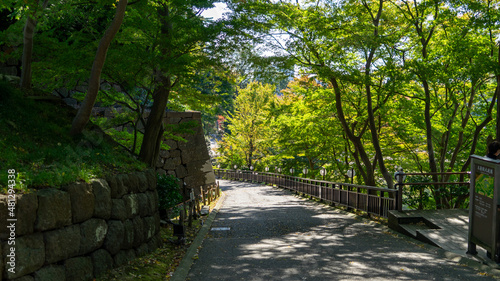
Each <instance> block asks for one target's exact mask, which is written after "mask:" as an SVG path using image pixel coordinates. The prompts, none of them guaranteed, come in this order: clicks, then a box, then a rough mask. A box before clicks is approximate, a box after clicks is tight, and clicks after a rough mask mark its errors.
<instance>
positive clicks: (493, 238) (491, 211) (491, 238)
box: [467, 155, 500, 261]
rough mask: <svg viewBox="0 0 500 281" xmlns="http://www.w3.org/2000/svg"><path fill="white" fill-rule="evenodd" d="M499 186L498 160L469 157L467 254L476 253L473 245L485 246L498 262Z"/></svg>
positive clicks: (499, 170) (499, 171)
mask: <svg viewBox="0 0 500 281" xmlns="http://www.w3.org/2000/svg"><path fill="white" fill-rule="evenodd" d="M499 185H500V161H498V160H493V159H490V158H486V157H481V156H476V155H473V156H471V180H470V203H469V247H468V251H467V253H469V254H477V251H476V245H479V246H481V247H483V248H485V249H486V250H487V251H488V252H490V253H491V257H492V258H493V259H494V260H495V261H498V256H499V247H498V242H499V239H498V234H499V231H498V230H499V224H498V222H497V219H498V212H497V208H498V205H500V204H499V199H500V197H499V188H498V187H499Z"/></svg>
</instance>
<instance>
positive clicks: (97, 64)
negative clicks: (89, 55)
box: [70, 0, 128, 135]
mask: <svg viewBox="0 0 500 281" xmlns="http://www.w3.org/2000/svg"><path fill="white" fill-rule="evenodd" d="M127 4H128V0H120V1H119V2H118V5H117V7H116V12H115V17H114V18H113V21H112V22H111V24H110V26H109V27H108V29H107V30H106V32H105V33H104V35H103V36H102V38H101V41H100V42H99V47H98V48H97V52H96V55H95V58H94V63H93V64H92V70H91V73H90V80H89V88H88V90H87V95H86V96H85V99H84V100H83V103H82V105H81V106H80V108H79V109H78V112H77V114H76V116H75V119H73V124H72V127H71V132H70V134H71V135H77V134H80V133H82V131H83V129H84V128H85V126H86V125H87V123H88V122H89V119H90V114H91V113H92V108H93V107H94V104H95V100H96V98H97V94H98V93H99V87H100V83H101V72H102V68H103V67H104V62H105V61H106V55H107V53H108V48H109V45H110V44H111V41H113V38H114V37H115V35H116V33H118V31H119V30H120V27H121V25H122V22H123V18H124V17H125V10H126V8H127Z"/></svg>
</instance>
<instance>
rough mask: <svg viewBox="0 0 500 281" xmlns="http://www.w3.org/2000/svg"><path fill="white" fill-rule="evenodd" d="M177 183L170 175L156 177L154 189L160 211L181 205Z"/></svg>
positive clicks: (177, 180) (180, 195) (176, 179)
mask: <svg viewBox="0 0 500 281" xmlns="http://www.w3.org/2000/svg"><path fill="white" fill-rule="evenodd" d="M179 181H180V180H179V179H178V178H176V177H174V176H172V175H158V181H157V186H156V189H157V191H158V198H159V206H160V209H161V210H168V209H171V208H173V207H175V206H176V205H178V204H180V203H182V199H183V198H182V194H181V192H180V189H179Z"/></svg>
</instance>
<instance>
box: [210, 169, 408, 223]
mask: <svg viewBox="0 0 500 281" xmlns="http://www.w3.org/2000/svg"><path fill="white" fill-rule="evenodd" d="M214 172H215V175H216V176H217V177H218V178H225V179H228V180H240V181H252V182H260V183H265V184H269V185H275V186H277V187H280V188H285V189H288V190H291V191H294V192H299V193H303V194H305V195H309V196H311V197H313V198H317V199H319V200H322V201H325V202H328V203H331V204H336V205H341V206H345V207H348V208H353V209H357V210H361V211H365V212H367V213H370V214H374V215H377V216H380V217H386V218H387V217H388V215H389V214H388V213H389V211H390V210H400V211H401V210H402V204H401V202H402V197H401V195H402V191H401V189H402V186H400V188H399V189H389V188H380V187H374V186H365V185H356V184H347V183H335V182H329V181H323V180H314V179H307V178H299V177H294V176H288V175H282V174H276V173H263V172H252V171H240V170H225V169H214Z"/></svg>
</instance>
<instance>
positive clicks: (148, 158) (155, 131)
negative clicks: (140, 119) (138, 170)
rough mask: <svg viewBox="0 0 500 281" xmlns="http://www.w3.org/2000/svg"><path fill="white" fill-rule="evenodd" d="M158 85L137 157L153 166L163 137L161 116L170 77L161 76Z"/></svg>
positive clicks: (169, 87)
mask: <svg viewBox="0 0 500 281" xmlns="http://www.w3.org/2000/svg"><path fill="white" fill-rule="evenodd" d="M160 81H161V82H160V85H159V87H158V89H157V91H156V93H155V95H154V101H153V106H152V107H151V113H150V114H149V117H148V121H147V122H146V127H145V129H144V137H143V139H142V145H141V151H140V152H139V159H141V161H143V162H144V163H146V164H147V165H148V166H149V167H154V166H155V164H156V160H157V159H158V155H159V153H160V145H161V141H162V139H163V131H164V130H163V117H164V116H165V109H166V108H167V102H168V97H169V95H170V89H171V87H172V85H171V80H170V77H161V79H160Z"/></svg>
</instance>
